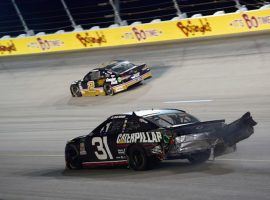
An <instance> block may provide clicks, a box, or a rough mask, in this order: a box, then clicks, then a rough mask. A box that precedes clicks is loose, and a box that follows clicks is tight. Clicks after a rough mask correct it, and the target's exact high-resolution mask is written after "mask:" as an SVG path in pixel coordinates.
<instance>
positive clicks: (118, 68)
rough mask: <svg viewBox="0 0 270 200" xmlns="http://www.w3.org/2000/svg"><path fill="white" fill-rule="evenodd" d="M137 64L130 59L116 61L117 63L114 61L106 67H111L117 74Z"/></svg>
mask: <svg viewBox="0 0 270 200" xmlns="http://www.w3.org/2000/svg"><path fill="white" fill-rule="evenodd" d="M134 66H135V65H134V64H132V63H130V62H128V61H124V62H116V63H112V64H109V65H107V66H106V69H110V70H112V71H113V72H115V73H117V74H121V73H123V72H125V71H127V70H129V69H131V68H133V67H134Z"/></svg>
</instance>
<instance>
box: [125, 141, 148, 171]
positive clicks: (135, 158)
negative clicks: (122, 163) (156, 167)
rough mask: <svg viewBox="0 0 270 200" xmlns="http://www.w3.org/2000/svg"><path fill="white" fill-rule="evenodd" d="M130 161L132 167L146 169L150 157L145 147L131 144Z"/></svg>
mask: <svg viewBox="0 0 270 200" xmlns="http://www.w3.org/2000/svg"><path fill="white" fill-rule="evenodd" d="M128 162H129V166H130V168H131V169H134V170H138V171H142V170H146V169H147V164H148V157H147V155H146V152H145V150H144V149H143V147H140V146H137V145H134V146H131V147H130V149H129V151H128Z"/></svg>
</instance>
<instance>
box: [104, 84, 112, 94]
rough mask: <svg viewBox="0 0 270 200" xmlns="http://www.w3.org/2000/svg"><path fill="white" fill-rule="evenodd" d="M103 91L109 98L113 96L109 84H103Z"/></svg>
mask: <svg viewBox="0 0 270 200" xmlns="http://www.w3.org/2000/svg"><path fill="white" fill-rule="evenodd" d="M103 89H104V92H105V94H106V95H110V96H113V95H114V91H113V88H112V85H111V84H109V83H105V84H104V86H103Z"/></svg>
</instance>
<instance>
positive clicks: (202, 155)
mask: <svg viewBox="0 0 270 200" xmlns="http://www.w3.org/2000/svg"><path fill="white" fill-rule="evenodd" d="M210 155H211V150H206V151H203V152H198V153H193V154H191V155H189V156H188V158H187V159H188V160H189V162H190V163H191V164H195V165H196V164H201V163H204V162H206V161H207V160H208V159H209V157H210Z"/></svg>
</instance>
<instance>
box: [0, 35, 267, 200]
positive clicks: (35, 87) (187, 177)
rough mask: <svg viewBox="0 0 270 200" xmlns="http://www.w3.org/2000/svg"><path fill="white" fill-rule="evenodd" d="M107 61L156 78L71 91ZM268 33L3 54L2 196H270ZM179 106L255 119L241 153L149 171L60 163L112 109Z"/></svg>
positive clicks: (203, 115) (157, 199)
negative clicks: (100, 90) (97, 91)
mask: <svg viewBox="0 0 270 200" xmlns="http://www.w3.org/2000/svg"><path fill="white" fill-rule="evenodd" d="M111 59H129V60H131V61H134V62H135V63H138V62H146V63H147V64H148V65H149V66H151V67H152V70H153V75H154V77H153V79H151V80H149V81H147V82H145V83H144V84H143V85H141V86H139V87H135V88H132V89H131V90H129V91H127V92H123V93H120V94H117V95H115V96H112V97H111V96H103V97H88V98H72V97H71V95H70V92H69V85H70V83H71V82H72V81H73V80H76V79H80V78H82V77H83V75H84V74H85V73H87V72H88V71H89V70H90V69H91V68H94V67H95V65H96V64H98V63H100V62H103V61H107V60H111ZM269 78H270V35H269V33H263V34H258V35H252V36H239V37H234V38H230V37H228V38H216V39H208V40H204V41H201V40H194V41H189V42H178V43H171V44H163V45H147V46H140V47H128V48H117V49H105V50H104V49H103V50H92V51H84V52H76V53H75V52H73V53H72V52H70V53H64V54H48V55H39V56H25V57H11V58H1V59H0V199H1V200H6V199H27V200H28V199H87V200H89V199H95V200H96V199H106V200H109V199H114V200H122V199H123V200H129V199H130V200H137V199H153V200H164V199H166V200H167V199H190V200H194V199H205V200H206V199H207V200H210V199H213V200H217V199H218V200H227V199H230V200H234V199H241V200H242V199H243V200H246V199H259V200H264V199H265V200H266V199H267V200H269V198H270V197H269V196H270V184H269V183H270V145H269V144H270V132H269V129H270V80H269ZM166 107H170V108H180V109H184V110H187V111H188V112H190V113H192V114H194V115H196V116H198V117H199V118H200V119H201V120H210V119H223V118H225V119H226V120H227V122H231V121H233V120H235V119H237V118H239V117H240V116H241V115H242V114H244V113H245V112H246V111H250V112H251V113H252V115H253V117H254V119H255V120H256V121H257V122H258V123H259V124H258V125H257V126H256V127H255V134H254V135H252V136H251V137H250V138H249V139H248V140H245V141H243V142H242V143H239V145H238V149H237V152H235V153H233V154H228V155H225V156H222V157H219V158H216V160H215V161H208V162H207V163H205V164H203V165H199V166H191V165H190V164H189V163H188V162H186V161H184V160H183V161H177V160H176V161H166V162H163V163H162V164H161V165H160V166H159V167H158V168H156V169H154V170H152V171H144V172H135V171H132V170H129V169H126V168H119V167H118V168H103V169H84V170H79V171H68V170H65V165H64V146H65V143H66V141H67V140H68V139H71V138H73V137H75V136H79V135H83V134H87V133H89V132H90V130H91V129H93V128H94V127H95V126H96V125H98V124H99V123H100V122H102V121H103V120H104V119H105V118H106V117H108V116H109V115H111V114H114V113H122V112H126V111H130V110H138V109H146V108H166Z"/></svg>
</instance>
